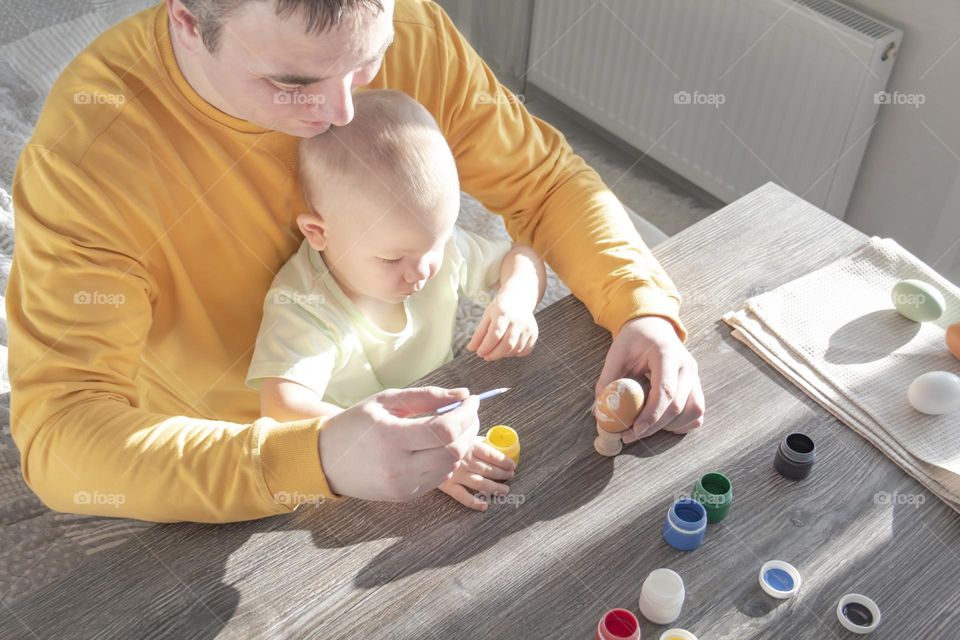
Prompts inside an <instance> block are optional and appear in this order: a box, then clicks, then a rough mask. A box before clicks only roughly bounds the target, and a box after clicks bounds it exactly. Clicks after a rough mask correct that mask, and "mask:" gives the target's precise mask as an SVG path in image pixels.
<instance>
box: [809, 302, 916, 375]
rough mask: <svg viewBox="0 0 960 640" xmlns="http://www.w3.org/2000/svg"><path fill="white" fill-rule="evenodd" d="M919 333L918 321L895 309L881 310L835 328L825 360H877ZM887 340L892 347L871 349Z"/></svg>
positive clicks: (862, 361) (833, 361) (860, 362)
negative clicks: (904, 315)
mask: <svg viewBox="0 0 960 640" xmlns="http://www.w3.org/2000/svg"><path fill="white" fill-rule="evenodd" d="M919 332H920V323H919V322H913V321H911V320H907V319H906V318H904V317H903V316H902V315H900V314H899V313H898V312H897V311H895V310H893V309H880V310H879V311H874V312H872V313H867V314H865V315H862V316H860V317H859V318H856V319H854V320H851V321H850V322H848V323H847V324H845V325H843V326H842V327H840V328H839V329H837V330H836V331H834V332H833V334H832V335H831V336H830V343H829V346H828V347H827V352H826V353H825V354H824V359H825V360H826V361H827V362H831V363H833V364H865V363H867V362H875V361H877V360H880V359H882V358H885V357H886V356H888V355H890V354H891V353H893V352H894V351H896V350H897V349H899V348H900V347H902V346H904V345H905V344H907V343H909V342H910V341H911V340H913V339H914V337H916V335H917V333H919ZM887 343H890V347H889V348H885V349H876V348H871V345H877V344H887Z"/></svg>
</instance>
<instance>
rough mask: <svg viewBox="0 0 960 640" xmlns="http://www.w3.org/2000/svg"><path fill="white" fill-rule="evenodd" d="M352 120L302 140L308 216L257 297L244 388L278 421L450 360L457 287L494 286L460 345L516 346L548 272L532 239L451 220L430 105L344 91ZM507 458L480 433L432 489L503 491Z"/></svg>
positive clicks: (524, 337)
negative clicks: (259, 303) (478, 231)
mask: <svg viewBox="0 0 960 640" xmlns="http://www.w3.org/2000/svg"><path fill="white" fill-rule="evenodd" d="M354 103H355V117H354V119H353V120H352V121H351V122H350V124H348V125H346V126H343V127H336V128H332V129H330V130H329V131H327V132H325V133H323V134H321V135H319V136H317V137H314V138H310V139H305V140H304V141H303V142H302V143H301V145H300V181H301V183H302V185H303V189H304V195H305V197H306V201H307V203H308V204H309V207H310V212H309V213H305V214H302V215H300V216H298V217H297V224H298V226H299V227H300V230H301V231H302V232H303V235H304V241H303V244H302V245H301V247H300V249H299V250H298V251H297V253H296V254H295V255H294V256H293V257H292V258H290V260H289V261H288V262H287V263H286V264H285V265H284V266H283V268H282V269H281V270H280V272H279V273H278V274H277V276H276V278H275V279H274V281H273V284H272V285H271V288H270V291H269V292H268V293H267V297H266V301H265V303H264V309H263V319H262V321H261V325H260V332H259V335H258V336H257V344H256V348H255V350H254V353H253V359H252V362H251V364H250V369H249V371H248V373H247V384H248V385H250V386H251V387H253V388H259V390H260V406H261V413H262V414H263V415H264V416H269V417H272V418H274V419H276V420H280V421H286V420H296V419H301V418H308V417H315V416H331V415H334V414H336V413H338V412H339V411H341V408H343V407H348V406H350V405H353V404H355V403H356V402H358V401H360V400H362V399H364V398H366V397H368V396H370V395H373V394H375V393H377V392H379V391H382V390H383V389H386V388H397V387H405V386H407V385H409V384H410V383H412V382H413V381H415V380H417V379H418V378H420V377H422V376H423V375H425V374H426V373H428V372H430V371H432V370H434V369H436V368H437V367H439V366H441V365H442V364H444V363H445V362H447V361H448V360H450V359H451V358H452V349H451V344H452V339H453V331H454V325H455V322H456V313H457V300H458V295H459V292H461V291H462V292H463V294H465V295H467V296H471V297H476V296H478V295H479V294H481V293H483V292H486V291H488V290H489V289H490V288H491V287H493V286H494V285H496V284H497V282H498V281H499V289H498V291H497V294H496V296H495V297H494V298H493V300H492V302H491V303H490V304H489V305H488V306H487V308H486V310H485V312H484V315H483V318H482V319H481V322H480V325H479V327H478V328H477V330H476V332H475V333H474V335H473V336H472V338H471V340H470V342H469V344H468V345H467V349H469V350H470V351H474V352H476V354H477V355H478V356H480V357H483V358H484V359H486V360H496V359H499V358H502V357H506V356H525V355H527V354H529V353H530V352H531V350H532V349H533V346H534V343H535V342H536V339H537V323H536V320H535V319H534V316H533V310H534V308H535V307H536V305H537V303H538V302H539V301H540V298H541V296H542V295H543V290H544V286H545V282H546V277H545V271H544V267H543V263H542V261H541V260H540V259H539V257H538V256H537V254H536V253H535V252H534V251H533V250H532V249H530V248H528V247H521V246H511V244H510V243H509V242H507V241H500V240H487V239H484V238H481V237H478V236H476V235H474V234H471V233H468V232H466V231H464V230H462V229H460V228H458V227H456V226H455V222H456V219H457V213H458V211H459V207H460V183H459V178H458V176H457V169H456V164H455V163H454V159H453V155H452V154H451V152H450V148H449V146H448V145H447V142H446V140H445V139H444V137H443V135H442V134H441V132H440V130H439V128H438V127H437V124H436V122H435V121H434V119H433V117H432V116H431V115H430V113H429V112H428V111H427V110H426V109H425V108H423V107H422V106H421V105H419V104H418V103H417V102H416V101H414V100H412V99H411V98H409V97H407V96H406V95H404V94H403V93H400V92H397V91H372V90H371V91H364V92H361V93H358V94H357V95H356V96H355V98H354ZM512 470H513V463H512V461H511V460H510V459H509V458H507V457H506V456H504V455H503V454H501V453H500V452H499V451H496V450H495V449H493V448H492V447H489V446H487V445H485V444H483V443H482V441H481V440H480V439H479V438H478V440H477V443H476V444H475V446H474V448H473V450H472V451H471V453H470V454H469V455H468V457H467V459H465V460H464V463H462V464H461V465H460V467H459V468H458V470H457V471H456V472H455V473H454V476H453V478H451V479H450V480H448V481H447V482H445V483H444V485H441V487H440V488H441V489H442V490H444V491H445V492H447V493H448V494H450V495H451V496H453V497H454V498H455V499H457V500H459V501H460V502H462V503H463V504H465V505H467V506H470V507H472V508H475V509H479V510H483V509H485V508H486V503H485V502H484V501H482V500H480V499H479V498H477V497H475V496H473V495H472V494H471V493H470V492H469V491H467V489H468V488H469V489H473V490H475V491H479V492H482V493H490V494H493V493H506V491H507V487H506V485H503V484H500V483H497V482H494V481H493V480H494V479H507V478H509V477H510V476H512V475H513V471H512Z"/></svg>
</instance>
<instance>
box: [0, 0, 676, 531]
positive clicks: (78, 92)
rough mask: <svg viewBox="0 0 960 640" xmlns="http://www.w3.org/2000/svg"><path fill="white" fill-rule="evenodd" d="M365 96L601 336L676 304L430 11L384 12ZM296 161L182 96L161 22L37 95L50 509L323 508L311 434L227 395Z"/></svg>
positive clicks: (118, 38) (126, 25)
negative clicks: (378, 91)
mask: <svg viewBox="0 0 960 640" xmlns="http://www.w3.org/2000/svg"><path fill="white" fill-rule="evenodd" d="M394 27H395V31H396V40H395V42H394V44H393V46H392V47H391V48H390V50H389V52H388V54H387V56H386V59H385V61H384V63H383V67H382V69H381V71H380V72H379V74H378V76H377V77H376V78H375V80H374V81H373V83H372V84H371V85H370V87H371V88H392V89H399V90H400V91H404V92H405V93H407V94H409V95H411V96H413V97H414V98H415V99H417V100H418V101H419V102H420V103H422V104H423V105H424V106H425V107H427V109H429V110H430V112H431V113H432V114H433V116H434V117H435V118H436V120H437V122H438V123H439V125H440V128H441V130H442V131H443V133H444V135H445V137H446V138H447V140H448V141H449V142H450V146H451V148H452V149H453V152H454V155H455V157H456V160H457V167H458V169H459V172H460V177H461V185H462V187H463V189H464V190H465V191H467V192H468V193H470V194H472V195H473V196H475V197H476V198H477V199H479V200H480V201H481V202H482V203H484V204H485V205H486V206H487V207H488V208H489V209H491V210H492V211H494V212H496V213H497V214H499V215H501V216H503V218H504V220H505V221H506V225H507V228H508V230H509V232H510V234H511V235H512V236H513V238H514V239H515V240H516V241H517V242H520V243H523V244H527V245H530V246H533V247H534V248H535V249H536V250H537V251H538V252H540V253H541V255H543V256H544V257H545V259H546V260H547V261H548V262H549V263H550V264H551V265H552V266H553V268H554V269H555V270H556V271H557V273H558V274H559V275H560V276H561V277H562V278H563V280H564V281H565V282H566V283H567V284H568V285H569V286H570V288H571V289H572V291H573V292H574V294H576V296H577V297H578V298H580V299H581V300H583V301H584V303H585V304H586V306H587V307H588V308H589V309H590V311H591V313H592V314H593V316H594V318H595V319H596V320H597V322H598V323H599V324H601V325H603V326H604V327H606V328H607V329H609V330H610V331H613V332H616V331H617V330H618V329H619V327H620V326H621V325H622V324H623V323H624V322H625V321H626V320H628V319H630V318H633V317H637V316H640V315H658V316H662V317H665V318H668V319H670V320H671V321H672V322H674V323H675V325H676V327H677V330H678V332H679V333H680V335H681V337H684V330H683V327H682V325H681V324H680V322H679V319H678V308H679V296H678V294H677V291H676V289H675V287H674V286H673V284H672V283H671V282H670V280H669V278H668V277H667V276H666V274H665V273H664V272H663V270H662V269H661V268H660V266H659V265H658V264H657V262H656V260H655V259H654V258H653V257H652V256H651V254H650V252H649V251H648V249H647V248H646V247H645V246H644V245H643V243H642V241H641V240H640V238H639V236H637V234H636V232H635V231H634V229H633V227H632V225H631V224H630V222H629V220H628V219H627V217H626V215H625V213H624V212H623V209H622V207H621V206H620V205H619V203H618V202H617V200H616V198H615V197H614V196H613V195H612V194H611V193H610V191H609V190H608V189H607V187H606V186H604V184H603V183H602V182H601V180H600V178H599V176H597V174H596V173H595V172H594V171H592V170H591V169H590V168H589V167H587V166H586V164H585V163H584V162H583V160H582V159H580V158H579V157H577V156H576V155H574V154H573V152H572V151H571V149H570V147H569V146H568V145H567V143H566V142H565V141H564V139H563V137H562V136H561V135H560V134H559V133H558V132H557V131H556V130H554V129H553V128H551V127H550V126H549V125H547V124H545V123H544V122H542V121H540V120H538V119H536V118H534V117H532V116H530V115H529V114H528V113H527V111H526V110H525V109H524V107H523V106H522V104H520V103H518V102H517V101H516V100H515V99H513V98H512V95H511V94H510V93H509V92H508V91H507V90H506V89H505V88H503V87H501V85H500V84H498V82H497V80H496V79H495V78H494V76H493V75H492V73H491V72H490V70H489V69H488V68H487V67H486V66H485V65H484V63H483V62H482V60H481V59H480V58H479V57H478V56H477V54H476V53H475V52H474V51H473V49H471V47H470V45H469V44H468V43H467V42H466V41H465V40H464V39H463V37H462V36H461V35H460V34H459V33H458V32H457V30H456V29H455V27H454V26H453V25H452V24H451V22H450V20H449V18H448V17H447V16H446V15H445V14H444V13H443V11H442V10H441V9H440V8H439V7H437V6H436V5H435V4H433V3H431V2H425V1H423V0H399V1H398V2H397V7H396V12H395V15H394ZM297 142H298V140H297V139H296V138H293V137H291V136H288V135H286V134H282V133H278V132H273V131H268V130H264V129H261V128H259V127H257V126H254V125H252V124H251V123H249V122H245V121H242V120H238V119H236V118H232V117H230V116H228V115H226V114H224V113H222V112H220V111H218V110H217V109H216V108H214V107H212V106H211V105H209V104H208V103H206V102H205V101H204V100H203V99H201V98H200V96H199V95H198V94H197V93H196V92H194V91H193V90H192V88H191V87H190V85H189V84H188V83H187V81H186V80H185V79H184V77H183V76H182V75H181V73H180V70H179V68H178V66H177V63H176V61H175V58H174V55H173V50H172V47H171V43H170V35H169V32H168V24H167V13H166V9H165V7H164V6H163V5H162V4H160V5H158V6H156V7H154V8H152V9H149V10H147V11H144V12H143V13H140V14H138V15H136V16H134V17H132V18H130V19H129V20H126V21H125V22H123V23H121V24H119V25H117V26H115V27H113V28H112V29H110V30H109V31H107V32H106V33H105V34H103V35H102V36H101V37H100V38H98V39H97V40H96V41H95V42H94V43H93V44H92V45H91V46H90V47H89V48H87V49H86V50H85V51H84V52H82V53H81V54H80V55H79V56H78V57H77V58H76V59H75V60H74V61H73V62H71V63H70V65H69V67H68V68H67V69H66V70H65V71H64V73H63V74H62V75H61V77H60V78H59V80H58V81H57V82H56V84H55V85H54V87H53V89H52V90H51V92H50V96H49V98H48V99H47V103H46V105H45V107H44V109H43V113H42V114H41V116H40V120H39V122H38V123H37V128H36V131H35V133H34V135H33V137H32V139H31V140H30V142H29V143H28V145H27V146H26V148H25V149H24V151H23V155H22V156H21V158H20V163H19V165H18V168H17V173H16V175H15V178H14V188H13V200H14V207H15V212H16V251H15V254H14V261H13V267H12V271H11V274H10V280H9V286H8V290H7V312H8V322H9V336H10V351H9V356H10V379H11V384H12V387H13V391H12V416H11V429H12V432H13V437H14V439H15V440H16V443H17V446H18V447H19V448H20V451H21V454H22V465H23V476H24V478H25V480H26V482H27V483H28V484H29V486H30V487H31V488H32V489H33V490H34V491H35V492H36V493H37V495H39V496H40V498H41V499H42V500H43V501H44V502H45V503H46V504H47V505H48V506H50V507H51V508H53V509H56V510H59V511H69V512H75V513H91V514H102V515H113V516H124V517H132V518H140V519H144V520H153V521H161V522H164V521H180V520H193V521H201V522H227V521H236V520H245V519H252V518H260V517H264V516H269V515H273V514H278V513H285V512H288V511H290V510H292V509H294V508H296V506H297V505H298V503H302V502H315V501H317V500H320V499H324V498H325V499H335V498H336V496H334V495H333V494H332V493H331V491H330V488H329V486H328V485H327V482H326V479H325V477H324V474H323V470H322V469H321V466H320V457H319V452H318V448H317V447H318V436H319V431H320V429H321V428H322V426H323V424H322V421H321V420H302V421H297V422H290V423H278V422H276V421H274V420H270V419H260V418H259V402H258V396H257V394H256V392H254V391H252V390H251V389H249V388H247V387H246V386H245V384H244V376H245V374H246V371H247V367H248V365H249V363H250V356H251V353H252V351H253V346H254V340H255V338H256V335H257V330H258V327H259V324H260V317H261V309H262V304H263V299H264V294H265V293H266V291H267V289H268V288H269V286H270V282H271V280H272V279H273V276H274V274H275V273H276V272H277V271H278V270H279V268H280V267H281V266H282V265H283V264H284V262H285V261H286V260H287V259H288V258H289V257H290V256H291V255H293V253H294V252H295V251H296V250H297V247H298V246H299V244H300V242H301V240H302V236H301V235H300V234H299V232H298V230H297V225H296V222H295V218H296V215H297V214H298V213H300V212H303V211H305V210H306V205H305V203H304V202H303V200H302V196H301V193H300V190H299V189H298V187H297V185H296V183H295V169H296V162H297V160H296V147H297Z"/></svg>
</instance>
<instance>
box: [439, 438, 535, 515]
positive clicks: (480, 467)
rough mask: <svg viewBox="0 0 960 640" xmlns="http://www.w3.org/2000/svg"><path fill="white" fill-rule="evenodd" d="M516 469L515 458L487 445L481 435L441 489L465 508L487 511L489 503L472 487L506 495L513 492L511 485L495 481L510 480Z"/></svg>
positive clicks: (485, 491)
mask: <svg viewBox="0 0 960 640" xmlns="http://www.w3.org/2000/svg"><path fill="white" fill-rule="evenodd" d="M516 468H517V465H515V464H514V463H513V460H511V459H510V458H508V457H507V456H506V455H505V454H504V453H503V452H502V451H497V450H496V449H494V448H493V447H491V446H490V445H489V444H487V443H486V441H485V440H484V438H483V437H482V436H477V437H476V440H474V443H473V446H472V447H471V448H470V450H469V451H468V452H467V455H466V456H464V457H463V459H462V460H461V461H460V463H459V464H458V465H457V468H456V469H455V470H454V472H453V476H451V477H450V479H449V480H446V481H445V482H444V483H443V484H441V485H440V491H443V492H444V493H445V494H447V495H448V496H450V497H451V498H453V499H454V500H456V501H457V502H459V503H460V504H462V505H464V506H465V507H470V508H471V509H476V510H477V511H486V510H487V507H488V504H487V503H486V502H485V501H484V500H483V499H482V498H479V497H478V496H476V495H474V494H472V493H470V491H469V490H470V489H473V490H474V491H477V492H479V493H485V494H487V495H501V496H505V495H507V494H508V493H510V487H508V486H507V485H505V484H503V483H500V482H494V480H509V479H510V478H512V477H513V472H514V469H516Z"/></svg>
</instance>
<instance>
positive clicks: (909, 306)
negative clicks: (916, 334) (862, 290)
mask: <svg viewBox="0 0 960 640" xmlns="http://www.w3.org/2000/svg"><path fill="white" fill-rule="evenodd" d="M890 296H891V298H892V299H893V306H894V307H895V308H896V310H897V311H899V312H900V315H902V316H903V317H905V318H909V319H910V320H913V321H914V322H931V321H933V320H936V319H938V318H939V317H940V316H942V315H943V311H944V309H945V308H946V306H947V303H946V302H945V301H944V299H943V294H942V293H940V291H939V290H938V289H937V288H936V287H934V286H933V285H930V284H927V283H926V282H922V281H920V280H901V281H900V282H898V283H897V284H895V285H894V287H893V291H891V293H890Z"/></svg>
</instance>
